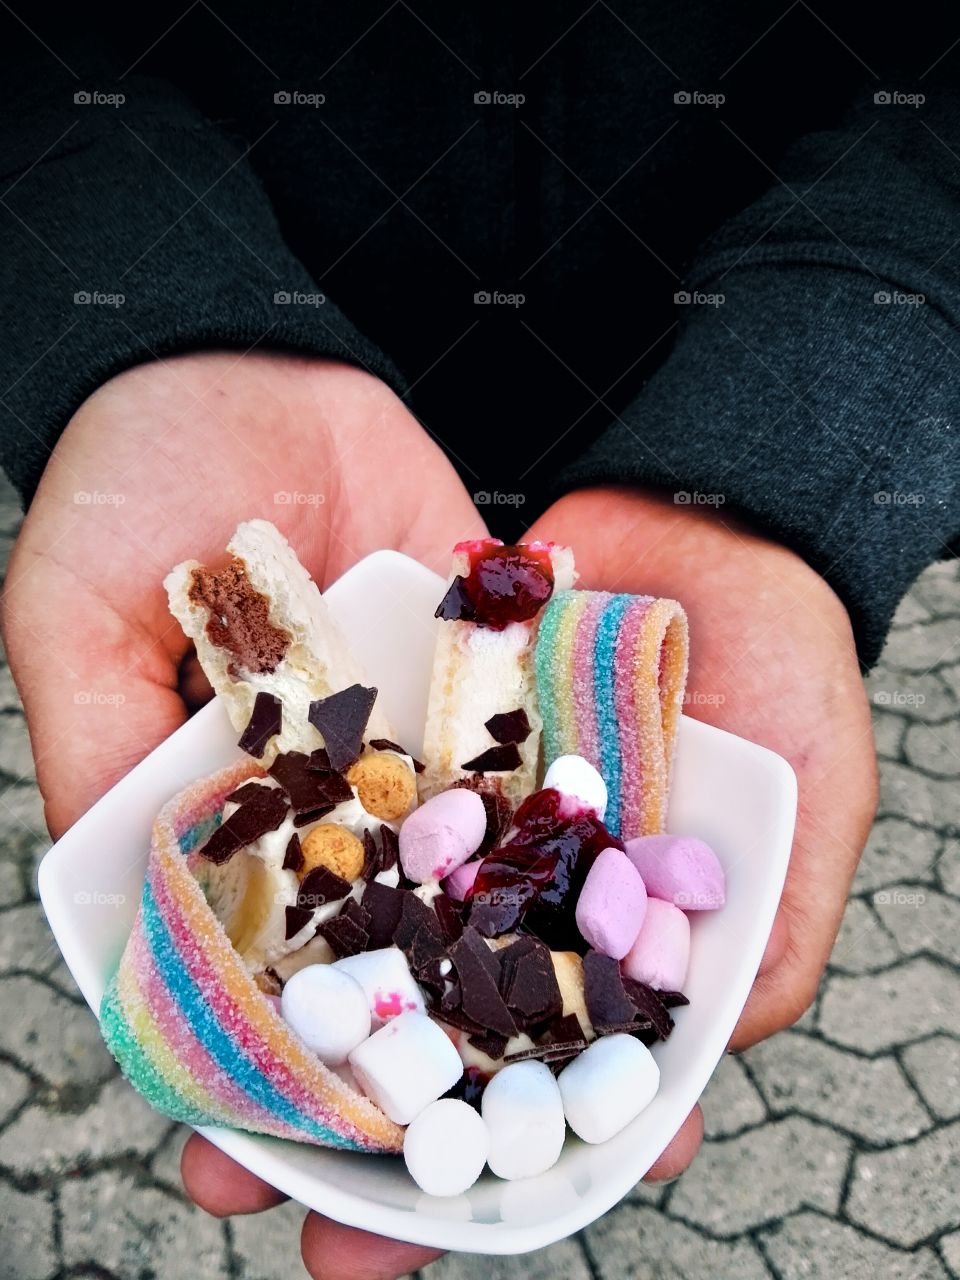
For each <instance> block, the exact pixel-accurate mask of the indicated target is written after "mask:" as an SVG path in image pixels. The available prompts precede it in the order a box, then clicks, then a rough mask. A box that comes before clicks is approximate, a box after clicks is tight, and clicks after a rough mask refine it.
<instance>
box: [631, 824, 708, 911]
mask: <svg viewBox="0 0 960 1280" xmlns="http://www.w3.org/2000/svg"><path fill="white" fill-rule="evenodd" d="M627 857H628V858H629V859H630V861H631V862H632V863H633V865H634V866H635V867H636V868H637V870H638V871H639V872H640V875H641V876H642V877H643V883H644V884H645V885H646V886H647V893H649V894H650V896H651V898H662V899H663V900H664V902H672V903H673V905H674V906H675V907H680V908H681V910H683V911H712V910H714V909H715V908H717V907H722V906H723V904H724V902H725V900H726V880H725V877H724V874H723V867H721V865H720V863H719V861H718V859H717V855H716V854H715V853H714V852H713V850H712V849H711V848H710V846H709V845H708V844H704V842H703V841H702V840H697V839H695V838H694V837H693V836H667V835H661V836H638V837H637V839H636V840H628V841H627Z"/></svg>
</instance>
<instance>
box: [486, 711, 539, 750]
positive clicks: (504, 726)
mask: <svg viewBox="0 0 960 1280" xmlns="http://www.w3.org/2000/svg"><path fill="white" fill-rule="evenodd" d="M484 728H485V729H486V730H487V732H488V733H489V734H490V737H491V738H493V740H494V742H500V743H508V742H526V740H527V739H528V738H529V737H530V721H529V719H528V718H527V713H526V711H524V709H523V707H517V709H516V711H501V712H500V714H499V715H496V716H491V717H490V719H489V720H485V721H484Z"/></svg>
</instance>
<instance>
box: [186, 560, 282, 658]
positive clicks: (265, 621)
mask: <svg viewBox="0 0 960 1280" xmlns="http://www.w3.org/2000/svg"><path fill="white" fill-rule="evenodd" d="M187 595H188V598H189V600H190V603H191V604H202V605H203V606H204V607H205V609H206V610H207V613H208V614H209V619H208V621H207V626H206V632H207V635H208V636H209V638H210V642H211V643H212V644H215V645H217V647H218V648H220V649H226V651H227V652H228V653H229V654H230V655H231V656H232V659H233V660H232V661H231V663H230V665H229V666H228V668H227V670H228V671H229V673H230V675H231V676H233V677H234V678H237V677H239V675H240V671H241V670H242V671H246V672H247V673H255V674H259V675H263V674H268V673H270V672H273V671H276V669H277V667H278V666H279V665H280V663H281V662H282V661H283V659H284V655H285V654H286V652H287V649H288V647H289V645H290V636H289V635H288V633H287V632H286V631H284V630H283V629H282V628H281V627H277V626H275V625H274V624H273V623H272V622H271V621H270V601H269V600H268V599H267V597H266V596H265V595H261V594H260V592H259V591H257V590H256V589H255V588H254V587H253V585H252V584H251V582H250V579H249V578H248V577H247V567H246V565H245V564H244V563H243V561H242V560H241V559H240V558H239V557H238V556H234V558H233V559H232V560H231V562H230V563H229V564H228V565H227V566H226V567H225V568H223V569H208V568H206V566H204V565H201V566H200V567H198V568H196V569H194V570H193V572H192V573H191V575H190V587H189V590H188V592H187Z"/></svg>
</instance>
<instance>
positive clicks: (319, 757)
mask: <svg viewBox="0 0 960 1280" xmlns="http://www.w3.org/2000/svg"><path fill="white" fill-rule="evenodd" d="M307 768H308V769H316V770H317V771H318V772H319V773H329V772H330V757H329V756H328V755H327V749H326V747H314V749H313V750H312V751H311V752H310V755H309V757H308V758H307Z"/></svg>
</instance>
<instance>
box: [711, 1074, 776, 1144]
mask: <svg viewBox="0 0 960 1280" xmlns="http://www.w3.org/2000/svg"><path fill="white" fill-rule="evenodd" d="M744 1056H745V1057H746V1059H747V1061H748V1062H749V1061H750V1060H751V1054H750V1053H747V1054H745V1055H744ZM700 1105H701V1106H702V1107H703V1123H704V1133H705V1134H706V1136H707V1137H708V1138H724V1137H726V1136H727V1135H728V1134H731V1133H738V1132H739V1131H740V1130H741V1129H746V1128H748V1127H749V1126H750V1125H756V1124H760V1123H762V1121H763V1120H764V1119H766V1114H767V1112H766V1108H765V1107H764V1105H763V1099H762V1098H761V1097H760V1095H759V1093H757V1090H756V1088H755V1087H754V1085H753V1083H752V1082H751V1080H750V1077H749V1076H748V1075H747V1071H746V1068H745V1067H744V1065H743V1062H742V1061H741V1059H740V1057H739V1056H737V1055H736V1054H731V1053H728V1054H726V1055H725V1056H724V1057H722V1058H721V1059H720V1064H719V1066H718V1067H717V1069H716V1071H715V1072H714V1073H713V1077H712V1079H711V1081H710V1083H709V1084H708V1085H707V1087H706V1090H705V1092H704V1094H703V1097H702V1098H701V1099H700Z"/></svg>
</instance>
